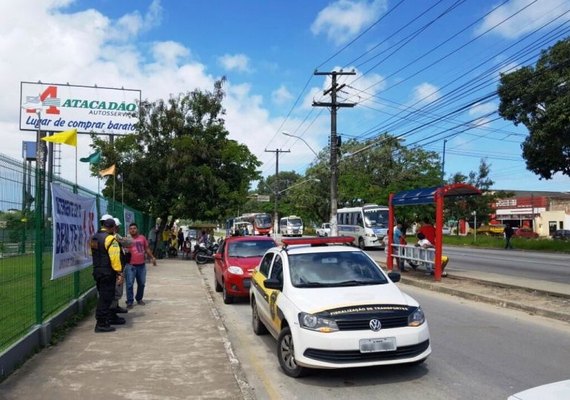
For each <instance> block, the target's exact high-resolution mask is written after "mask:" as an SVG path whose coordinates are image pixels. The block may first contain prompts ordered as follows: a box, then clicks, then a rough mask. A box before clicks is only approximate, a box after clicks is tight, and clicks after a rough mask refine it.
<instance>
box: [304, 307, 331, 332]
mask: <svg viewBox="0 0 570 400" xmlns="http://www.w3.org/2000/svg"><path fill="white" fill-rule="evenodd" d="M299 323H300V324H301V328H305V329H309V330H311V331H317V332H322V333H330V332H336V331H338V326H337V324H336V322H335V321H334V319H329V318H323V317H319V316H317V315H314V314H308V313H305V312H302V313H299Z"/></svg>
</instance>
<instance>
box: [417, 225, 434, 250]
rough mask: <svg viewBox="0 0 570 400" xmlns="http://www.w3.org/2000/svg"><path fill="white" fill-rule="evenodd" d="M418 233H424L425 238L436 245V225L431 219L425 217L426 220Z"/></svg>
mask: <svg viewBox="0 0 570 400" xmlns="http://www.w3.org/2000/svg"><path fill="white" fill-rule="evenodd" d="M417 233H423V235H424V236H425V238H426V239H427V240H429V242H430V243H431V244H432V245H434V246H435V227H434V226H433V225H432V224H431V222H430V220H429V219H427V218H425V219H424V222H423V224H422V226H421V228H420V229H419V231H418V232H417Z"/></svg>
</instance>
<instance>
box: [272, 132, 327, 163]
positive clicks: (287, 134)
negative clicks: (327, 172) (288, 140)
mask: <svg viewBox="0 0 570 400" xmlns="http://www.w3.org/2000/svg"><path fill="white" fill-rule="evenodd" d="M281 133H282V134H284V135H285V136H289V137H292V138H296V139H299V140H300V141H302V142H303V143H305V144H306V145H307V147H308V148H309V149H310V150H311V151H312V152H313V154H314V155H315V157H317V158H318V157H319V155H318V154H317V152H316V151H315V150H313V148H312V147H311V146H309V143H307V141H306V140H305V139H303V138H302V137H301V136H297V135H292V134H290V133H289V132H285V131H283V132H281Z"/></svg>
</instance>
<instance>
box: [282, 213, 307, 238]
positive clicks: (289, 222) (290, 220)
mask: <svg viewBox="0 0 570 400" xmlns="http://www.w3.org/2000/svg"><path fill="white" fill-rule="evenodd" d="M279 232H281V235H283V236H303V220H302V219H301V217H297V216H296V215H289V216H288V217H284V218H281V219H280V220H279Z"/></svg>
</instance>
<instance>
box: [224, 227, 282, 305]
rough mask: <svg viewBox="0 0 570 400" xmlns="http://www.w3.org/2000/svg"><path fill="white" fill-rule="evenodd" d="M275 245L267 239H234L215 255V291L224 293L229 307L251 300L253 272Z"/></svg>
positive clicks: (240, 237) (243, 237) (226, 241)
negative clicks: (268, 250)
mask: <svg viewBox="0 0 570 400" xmlns="http://www.w3.org/2000/svg"><path fill="white" fill-rule="evenodd" d="M275 245H276V243H275V241H274V240H273V239H272V238H270V237H266V236H231V237H229V238H227V239H226V240H224V241H223V243H222V244H221V245H220V248H219V249H218V252H217V253H216V254H215V255H214V287H215V290H216V292H222V296H223V299H224V303H225V304H231V303H233V301H234V298H235V297H245V298H246V299H247V297H248V296H249V287H250V284H251V272H252V271H253V269H254V268H255V267H257V265H258V264H259V261H260V260H261V257H263V255H264V254H265V252H266V251H267V249H270V248H271V247H273V246H275Z"/></svg>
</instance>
